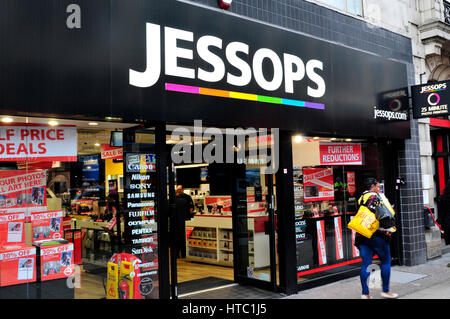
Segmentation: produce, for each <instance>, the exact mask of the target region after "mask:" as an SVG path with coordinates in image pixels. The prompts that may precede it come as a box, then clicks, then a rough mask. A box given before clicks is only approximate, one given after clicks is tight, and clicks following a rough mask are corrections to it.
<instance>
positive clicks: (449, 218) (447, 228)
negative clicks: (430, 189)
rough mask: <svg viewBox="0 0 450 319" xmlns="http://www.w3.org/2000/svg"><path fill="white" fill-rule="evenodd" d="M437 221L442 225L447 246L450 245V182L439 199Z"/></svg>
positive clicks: (449, 181)
mask: <svg viewBox="0 0 450 319" xmlns="http://www.w3.org/2000/svg"><path fill="white" fill-rule="evenodd" d="M436 221H437V223H438V224H439V225H441V233H442V235H443V237H444V240H445V244H446V245H450V180H448V181H447V184H446V185H445V188H444V192H443V194H442V195H441V196H440V197H439V216H438V218H437V220H436Z"/></svg>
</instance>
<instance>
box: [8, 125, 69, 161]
mask: <svg viewBox="0 0 450 319" xmlns="http://www.w3.org/2000/svg"><path fill="white" fill-rule="evenodd" d="M33 160H34V161H35V160H40V161H72V162H73V161H77V129H76V127H75V126H55V127H51V126H43V125H27V124H16V125H8V126H0V161H33Z"/></svg>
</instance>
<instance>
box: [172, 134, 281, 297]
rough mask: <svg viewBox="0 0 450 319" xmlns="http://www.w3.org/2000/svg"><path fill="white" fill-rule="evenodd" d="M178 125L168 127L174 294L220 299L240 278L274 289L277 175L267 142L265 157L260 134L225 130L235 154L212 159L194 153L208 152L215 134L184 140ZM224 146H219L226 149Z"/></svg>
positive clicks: (225, 151)
mask: <svg viewBox="0 0 450 319" xmlns="http://www.w3.org/2000/svg"><path fill="white" fill-rule="evenodd" d="M176 130H177V127H171V126H167V139H166V144H167V145H168V151H167V153H168V154H169V156H170V157H171V158H170V161H168V163H172V164H171V166H170V167H169V169H168V195H169V203H170V211H171V212H170V216H171V218H170V234H171V235H170V238H171V247H170V257H171V258H170V259H171V262H170V264H171V292H172V296H173V297H174V298H202V296H204V295H202V293H204V292H207V293H208V296H209V297H208V298H213V296H217V298H222V297H221V295H220V293H221V291H224V290H222V289H223V288H226V287H231V286H235V285H238V284H246V285H252V286H257V287H261V288H265V289H269V290H275V287H276V278H277V268H276V249H275V247H276V236H275V217H274V211H275V206H274V205H275V204H274V203H275V202H276V200H275V194H276V192H275V182H274V175H272V174H268V173H266V168H267V166H268V163H267V158H269V157H270V156H271V155H272V154H271V152H270V145H269V150H268V152H267V149H265V150H264V151H265V154H266V155H265V156H266V157H265V158H263V159H262V160H261V159H260V158H258V157H257V156H256V157H255V155H254V152H252V148H255V146H256V147H257V146H258V144H257V143H256V140H257V139H258V138H259V137H258V136H245V135H242V136H236V135H235V136H233V137H228V136H226V135H224V140H225V139H226V138H227V137H228V138H229V139H233V143H231V152H232V153H233V155H232V157H233V160H232V161H231V160H228V161H227V162H225V163H221V162H214V161H213V162H211V161H208V158H207V156H203V157H202V158H201V160H199V159H200V157H199V156H198V154H199V153H198V152H197V153H195V152H196V151H199V150H200V152H201V154H203V155H205V154H206V152H207V150H208V148H209V147H212V146H213V143H215V142H214V141H217V138H216V139H213V138H208V137H205V135H202V137H199V136H193V137H189V139H186V138H185V140H184V142H180V141H181V139H177V138H174V137H175V136H176V134H175V133H176ZM186 130H187V131H186V132H191V133H193V132H194V131H193V128H192V127H189V128H186ZM193 135H195V134H193ZM180 143H184V146H182V145H180ZM214 145H215V146H216V147H217V145H216V144H214ZM196 147H198V149H197V150H196V149H195V148H196ZM220 147H222V146H220ZM227 148H230V147H227V146H226V145H223V149H221V150H220V151H222V153H223V154H225V155H226V154H227V151H230V150H228V149H227ZM266 148H267V147H266ZM240 150H241V152H239V151H240ZM216 152H218V151H217V149H216ZM187 153H190V155H189V156H188V155H186V154H187ZM180 154H181V155H183V154H184V155H186V156H185V157H184V160H185V161H179V159H180V158H179V157H177V156H179V155H180ZM196 155H197V158H196V159H195V158H194V157H195V156H196ZM238 155H241V156H238ZM205 157H206V158H205ZM189 159H192V162H188V161H189ZM229 159H230V158H229ZM187 162H188V163H187Z"/></svg>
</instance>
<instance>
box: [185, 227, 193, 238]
mask: <svg viewBox="0 0 450 319" xmlns="http://www.w3.org/2000/svg"><path fill="white" fill-rule="evenodd" d="M193 231H194V226H186V239H188V238H189V237H190V236H191V234H192V232H193Z"/></svg>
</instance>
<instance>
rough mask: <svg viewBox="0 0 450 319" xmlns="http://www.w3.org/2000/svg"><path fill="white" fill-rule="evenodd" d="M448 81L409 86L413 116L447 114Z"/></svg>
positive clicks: (449, 84)
mask: <svg viewBox="0 0 450 319" xmlns="http://www.w3.org/2000/svg"><path fill="white" fill-rule="evenodd" d="M449 90H450V81H441V82H434V83H427V84H422V85H415V86H413V87H411V93H412V103H413V116H414V118H423V117H433V116H442V115H448V114H449V107H448V105H449V103H450V92H449Z"/></svg>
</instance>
